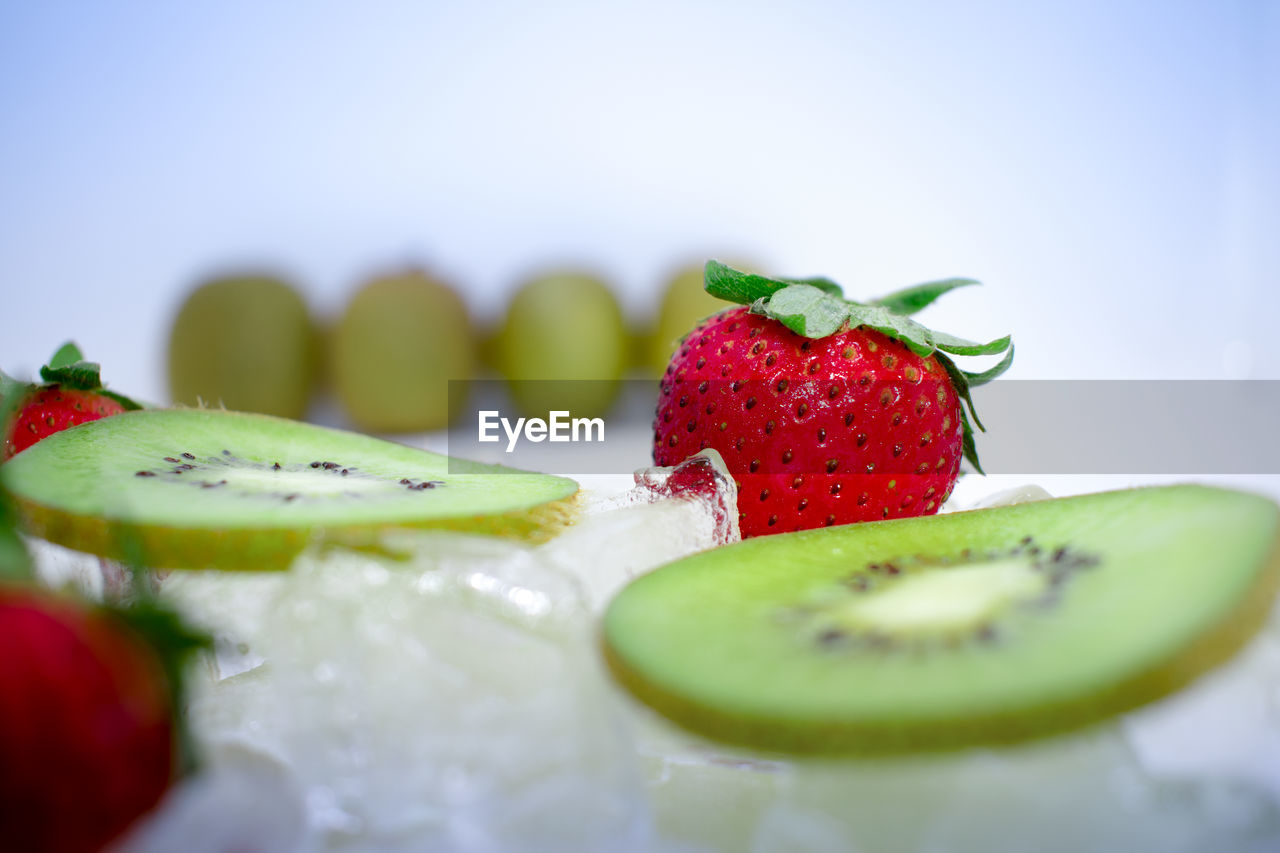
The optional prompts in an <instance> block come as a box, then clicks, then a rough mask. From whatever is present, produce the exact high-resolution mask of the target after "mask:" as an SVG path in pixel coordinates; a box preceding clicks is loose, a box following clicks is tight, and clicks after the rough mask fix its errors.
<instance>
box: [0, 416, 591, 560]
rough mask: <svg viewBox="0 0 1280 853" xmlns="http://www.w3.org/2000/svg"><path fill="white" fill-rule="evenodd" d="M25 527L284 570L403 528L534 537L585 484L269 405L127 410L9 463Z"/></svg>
mask: <svg viewBox="0 0 1280 853" xmlns="http://www.w3.org/2000/svg"><path fill="white" fill-rule="evenodd" d="M0 478H2V479H3V484H4V486H5V488H7V489H8V490H9V492H10V493H11V494H12V496H13V501H14V508H15V511H16V513H17V515H18V517H19V519H20V523H21V525H22V526H23V527H24V528H25V529H26V530H27V532H29V533H32V534H33V535H35V536H39V537H41V538H44V539H47V540H49V541H52V542H55V543H57V544H60V545H65V546H67V547H69V548H73V549H76V550H80V551H88V552H90V553H94V554H99V555H101V556H105V557H111V558H117V559H126V560H130V561H133V562H139V563H141V564H143V565H146V566H150V567H153V568H219V569H250V570H263V569H281V568H286V567H287V566H288V565H289V563H290V562H291V561H292V559H293V557H294V556H296V555H297V553H298V552H299V551H301V550H302V549H303V548H304V547H306V546H307V545H308V544H311V543H314V542H317V541H333V542H342V543H345V544H350V545H370V544H375V543H376V542H377V539H378V537H379V535H380V534H382V533H383V532H385V531H387V530H390V529H394V528H439V529H447V530H458V531H465V532H473V533H484V534H495V535H503V536H509V537H514V538H520V539H526V540H532V541H536V540H539V539H544V538H547V537H549V536H551V535H553V534H554V532H556V530H557V529H558V527H559V526H561V525H563V524H565V523H567V521H568V520H569V519H570V518H571V515H572V511H573V503H574V501H573V498H574V495H575V494H576V492H577V484H576V483H574V482H573V481H572V480H568V479H565V478H563V477H553V476H548V475H544V474H530V473H524V472H519V471H514V470H512V469H507V468H500V467H497V466H487V465H480V464H477V463H467V462H461V461H459V460H450V459H449V458H448V457H446V456H441V455H439V454H435V453H429V452H427V451H423V450H417V449H415V448H412V447H408V446H405V445H401V444H396V443H393V442H389V441H383V440H381V439H377V438H372V437H370V436H365V435H360V434H356V433H349V432H341V431H338V430H332V429H326V428H323V427H318V426H314V425H311V424H305V423H299V422H296V421H288V420H282V419H279V418H273V417H269V416H266V415H254V414H245V413H239V412H227V411H218V410H204V409H167V410H148V411H138V412H128V413H125V414H123V415H117V416H115V417H111V418H103V419H101V420H98V421H94V422H91V423H88V424H83V425H81V426H80V427H74V428H72V429H69V430H65V431H63V432H59V433H56V434H54V435H51V436H49V437H48V438H46V439H44V440H43V441H41V442H39V443H38V444H36V445H33V446H32V447H30V448H28V449H27V450H25V451H23V452H22V453H20V454H18V455H17V456H15V457H13V458H12V459H10V460H9V461H8V462H7V463H5V465H4V466H3V467H0Z"/></svg>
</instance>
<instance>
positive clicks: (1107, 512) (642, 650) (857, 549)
mask: <svg viewBox="0 0 1280 853" xmlns="http://www.w3.org/2000/svg"><path fill="white" fill-rule="evenodd" d="M1064 510H1065V511H1064ZM1277 531H1280V511H1278V510H1277V507H1276V505H1275V504H1274V503H1272V502H1271V501H1269V500H1267V499H1265V498H1261V497H1258V496H1255V495H1250V494H1245V493H1241V492H1232V491H1226V490H1221V489H1215V488H1209V487H1202V486H1190V485H1188V486H1170V487H1157V488H1144V489H1132V490H1126V491H1121V492H1108V493H1099V494H1094V495H1083V496H1079V497H1072V498H1061V499H1057V500H1053V501H1042V502H1037V503H1031V504H1022V505H1018V506H1011V507H1000V508H995V509H986V510H975V511H971V512H961V513H954V514H949V515H942V516H932V517H923V518H912V519H898V520H890V521H882V522H870V523H864V524H856V525H848V526H845V527H835V528H825V529H818V530H810V531H803V532H800V533H794V534H782V535H778V536H771V537H762V538H760V539H755V540H749V541H746V542H742V543H740V544H737V545H733V546H728V547H726V548H721V549H716V550H715V551H710V552H704V553H703V554H699V555H695V556H693V557H689V558H686V559H684V560H681V561H678V562H676V563H673V564H670V565H668V566H666V567H663V568H661V569H658V570H656V571H655V572H653V573H650V574H649V575H646V576H643V577H641V578H639V579H637V580H636V581H633V582H632V584H631V585H629V586H628V587H627V588H625V589H624V590H623V591H622V592H621V593H620V594H619V595H618V596H617V597H616V598H615V599H614V601H613V602H612V603H611V604H610V607H609V609H608V611H607V612H606V614H605V617H604V619H603V622H602V626H601V638H600V641H601V645H602V648H603V656H604V659H605V661H606V663H607V665H608V667H609V669H610V670H611V672H612V674H613V675H614V677H615V679H616V680H617V681H618V682H619V683H620V684H621V685H623V686H624V687H625V688H626V689H627V690H628V691H629V692H631V693H632V694H633V695H634V696H635V697H636V698H637V699H639V700H640V701H642V702H643V703H645V704H647V705H648V706H650V707H651V708H652V709H654V710H656V711H658V712H659V713H661V714H662V715H664V716H666V717H667V718H668V719H670V720H671V721H673V722H675V723H677V724H678V725H680V726H682V727H683V728H685V729H687V730H690V731H692V732H695V733H697V734H700V735H703V736H705V737H708V738H711V739H713V740H717V741H721V742H724V743H729V744H733V745H737V746H742V747H747V748H750V749H755V750H759V751H763V752H777V753H788V754H810V755H850V756H867V757H871V756H891V755H901V754H909V753H919V752H936V751H945V750H956V749H962V748H968V747H975V746H1002V745H1009V744H1015V743H1020V742H1024V741H1027V740H1031V739H1034V738H1038V737H1043V736H1048V735H1054V734H1060V733H1064V732H1069V731H1072V730H1076V729H1080V728H1083V727H1085V726H1088V725H1091V724H1095V723H1098V722H1100V721H1103V720H1106V719H1108V718H1111V717H1113V716H1114V715H1116V714H1118V713H1122V712H1125V711H1128V710H1131V709H1133V708H1136V707H1138V706H1141V705H1143V704H1146V703H1148V702H1151V701H1154V700H1156V699H1159V698H1161V697H1163V696H1166V695H1168V694H1171V693H1173V692H1175V691H1177V690H1179V689H1181V688H1183V687H1185V686H1187V685H1189V684H1191V683H1192V682H1194V681H1195V680H1197V679H1198V678H1200V677H1201V676H1202V675H1204V674H1205V673H1207V672H1209V671H1210V670H1212V669H1213V668H1215V667H1217V666H1219V665H1220V664H1222V663H1224V662H1226V661H1228V660H1229V659H1231V658H1232V657H1233V656H1234V655H1235V654H1236V653H1237V652H1238V651H1239V650H1240V649H1241V648H1242V647H1243V646H1244V645H1245V644H1247V643H1248V642H1249V640H1250V639H1251V638H1252V637H1253V636H1254V635H1255V634H1256V633H1257V631H1258V630H1259V629H1260V628H1261V627H1262V626H1263V625H1264V624H1265V623H1266V621H1267V619H1268V616H1269V614H1270V613H1271V611H1272V608H1273V604H1274V600H1275V598H1276V595H1277V592H1278V591H1280V540H1277ZM1028 533H1030V534H1033V535H1039V536H1040V538H1041V539H1042V540H1043V541H1045V542H1046V543H1055V542H1056V543H1058V544H1068V543H1066V542H1065V541H1063V537H1065V536H1067V535H1071V536H1072V537H1073V541H1072V542H1071V543H1069V544H1070V545H1071V547H1073V548H1078V549H1080V552H1083V553H1093V554H1098V555H1100V556H1101V559H1100V560H1099V562H1098V563H1097V564H1096V565H1095V566H1094V567H1093V568H1091V569H1089V570H1087V571H1084V572H1081V573H1080V576H1079V577H1078V578H1076V579H1072V580H1071V581H1070V582H1068V583H1067V584H1066V585H1065V588H1064V589H1063V590H1062V600H1061V602H1060V604H1059V606H1058V607H1056V608H1054V607H1051V608H1047V609H1046V611H1045V613H1046V616H1047V618H1049V619H1053V618H1054V617H1055V616H1056V617H1057V618H1058V621H1059V622H1060V623H1061V622H1063V617H1064V616H1065V618H1066V619H1068V620H1070V619H1074V620H1076V621H1077V622H1078V623H1079V624H1077V625H1075V626H1070V625H1067V627H1068V630H1067V631H1066V632H1065V633H1064V634H1062V636H1063V637H1064V638H1066V639H1067V640H1068V642H1064V643H1063V644H1062V646H1061V648H1060V651H1059V654H1061V655H1062V660H1063V662H1064V663H1063V665H1062V669H1063V670H1070V671H1069V672H1066V671H1064V672H1062V673H1060V675H1061V678H1058V676H1059V673H1055V672H1053V671H1052V668H1050V669H1049V671H1045V672H1023V671H1021V670H1019V669H1018V668H1016V667H1014V666H1012V665H1010V666H1009V667H1008V671H1007V672H1006V673H1005V675H1004V676H1003V677H1004V678H1005V679H1006V680H1007V681H1009V682H1016V681H1019V680H1022V679H1024V677H1025V678H1026V679H1033V678H1034V679H1035V680H1036V681H1037V683H1038V686H1037V687H1036V688H1034V689H1031V690H1024V691H1021V692H1020V691H1018V690H1016V689H1015V690H1014V691H1013V692H1012V693H1011V694H1009V695H1006V696H1004V697H1003V698H1001V697H996V698H994V699H993V698H992V697H991V695H990V694H989V693H988V694H985V695H984V694H983V693H982V692H981V690H982V687H983V686H984V685H983V682H984V681H985V683H986V686H990V684H991V682H990V680H989V677H990V676H991V675H993V674H995V672H996V670H997V669H998V668H999V666H998V664H999V663H1000V658H998V657H991V658H989V659H987V660H982V659H981V658H979V657H977V656H978V655H981V654H985V652H984V650H983V649H982V648H974V647H973V646H972V645H971V646H968V647H967V648H968V651H967V653H966V654H968V655H969V656H970V660H975V659H976V660H979V662H980V667H979V668H974V667H973V666H972V665H971V664H966V665H965V667H963V668H960V669H957V670H956V671H954V672H953V673H951V674H950V675H943V676H942V677H944V678H952V679H953V683H952V684H950V685H949V691H944V692H950V693H951V694H953V696H955V697H958V698H956V699H955V700H954V701H953V702H952V704H951V706H950V707H946V706H943V707H939V706H938V705H936V704H934V705H930V704H928V703H924V704H915V705H912V704H909V703H904V704H903V705H902V706H900V707H897V708H894V707H892V701H893V700H890V701H889V702H888V703H885V702H881V703H879V708H878V709H876V710H874V711H868V710H867V707H866V706H862V707H860V703H859V702H858V700H857V699H856V697H857V695H858V693H859V692H860V691H861V692H864V693H866V692H869V691H874V690H876V689H877V685H879V686H883V685H884V684H885V683H886V682H885V681H884V680H883V679H880V680H878V681H877V682H876V683H872V682H871V681H870V680H867V681H860V680H859V679H858V674H857V673H858V670H857V669H851V670H849V671H844V670H842V667H841V666H839V665H838V664H839V657H840V656H841V655H848V654H849V653H848V652H847V651H845V650H840V649H835V650H822V649H816V648H814V643H813V640H812V637H811V636H810V637H803V636H801V634H799V633H797V632H794V631H790V630H789V629H787V628H786V627H785V626H784V627H782V628H781V630H782V632H783V634H786V636H781V635H779V634H778V633H777V632H778V631H779V620H778V619H777V616H778V613H779V609H778V608H779V607H780V606H785V604H786V603H788V602H789V603H791V604H794V603H797V602H801V601H803V600H805V597H806V594H807V593H806V592H805V589H806V587H807V586H808V585H810V584H813V583H819V584H821V583H827V582H831V583H836V582H838V579H839V578H841V577H843V576H845V575H846V574H847V573H848V571H849V570H850V569H856V568H858V567H863V566H868V565H870V564H871V563H873V562H876V561H884V560H891V559H900V558H902V557H904V556H909V555H917V554H923V555H930V554H933V555H937V556H942V557H947V558H952V557H954V556H955V555H956V554H957V553H959V552H960V551H962V550H963V549H964V548H966V547H969V548H973V549H986V550H987V551H988V552H990V551H1000V550H1002V549H1007V550H1013V549H1015V548H1016V547H1017V545H1018V543H1019V542H1021V541H1022V540H1023V539H1024V538H1025V536H1026V535H1027V534H1028ZM1108 536H1111V537H1113V539H1112V540H1110V544H1114V543H1115V542H1116V541H1118V542H1120V543H1121V547H1119V548H1115V547H1113V548H1105V547H1100V546H1101V545H1106V544H1109V542H1108ZM1126 540H1127V541H1126ZM1054 547H1057V545H1055V546H1054ZM1215 553H1218V554H1221V555H1222V556H1221V557H1220V558H1217V559H1215V557H1214V556H1213V555H1214V554H1215ZM1166 566H1175V568H1173V569H1172V571H1163V569H1164V568H1165V567H1166ZM942 570H943V571H945V570H946V569H945V568H944V569H942ZM1117 574H1119V575H1121V576H1122V578H1123V577H1124V576H1126V575H1127V576H1128V577H1127V579H1126V580H1124V581H1123V582H1120V583H1118V584H1117V583H1115V582H1114V581H1108V580H1107V576H1108V575H1117ZM815 577H816V578H818V580H815ZM1146 581H1149V582H1150V586H1149V595H1147V596H1145V597H1144V596H1142V595H1141V590H1142V589H1143V587H1144V584H1145V582H1146ZM780 586H781V587H783V588H785V587H791V588H793V589H794V590H795V591H794V592H792V593H782V594H781V596H779V595H778V593H777V590H778V589H779V588H780ZM1113 587H1118V589H1113ZM709 590H710V591H711V592H710V593H709V592H708V591H709ZM716 590H720V591H722V593H721V594H717V593H716V592H715V591H716ZM752 590H754V592H753V591H752ZM761 591H764V594H765V595H767V596H773V601H772V602H771V603H770V604H769V605H768V606H764V605H762V603H761V602H753V601H751V600H750V599H751V597H752V595H753V594H754V595H759V594H760V593H761ZM782 599H785V601H783V600H782ZM1081 600H1083V601H1084V603H1083V604H1081ZM1078 605H1079V606H1078ZM726 610H730V611H734V610H736V611H737V612H736V614H730V615H729V616H727V617H726V616H725V611H726ZM1071 614H1075V615H1071ZM1104 617H1105V620H1104ZM735 620H737V621H736V622H735ZM781 621H782V622H785V620H781ZM1031 621H1034V616H1033V617H1031ZM1059 627H1061V625H1060V626H1059ZM1033 630H1034V628H1033ZM748 632H754V633H755V634H756V636H757V639H760V642H759V643H751V642H748V643H745V644H744V643H742V642H741V638H742V637H743V636H744V635H746V634H747V633H748ZM770 633H773V634H774V636H772V637H770V636H769V634H770ZM1073 634H1074V635H1075V637H1076V640H1075V642H1074V643H1073V642H1070V638H1071V635H1073ZM1018 639H1019V638H1018V637H1013V638H1010V642H1016V641H1018ZM1125 642H1129V643H1132V644H1133V649H1132V650H1131V651H1132V653H1131V654H1127V655H1126V654H1121V655H1118V656H1116V655H1110V656H1108V655H1107V654H1106V653H1105V651H1104V652H1103V654H1102V655H1101V659H1099V658H1098V657H1091V656H1094V655H1095V653H1096V652H1097V651H1098V650H1099V649H1100V648H1101V649H1105V648H1107V644H1108V643H1125ZM787 643H791V644H792V645H797V644H799V645H802V646H803V645H805V644H807V648H808V649H810V650H811V653H812V654H813V655H814V656H815V657H814V658H813V660H816V661H818V662H819V664H821V665H818V666H809V665H808V664H806V660H809V658H807V657H806V655H807V654H809V653H810V652H805V653H803V654H802V653H800V652H799V651H798V650H790V649H781V647H782V646H784V645H786V644H787ZM1099 643H1101V646H1100V645H1099ZM992 654H996V655H998V654H999V648H998V647H997V648H996V649H995V651H993V652H992ZM823 656H825V657H826V658H827V660H826V663H825V664H823V663H822V660H821V659H822V657H823ZM909 657H910V655H909V654H906V655H901V654H900V655H899V658H900V659H901V662H899V663H895V662H894V661H891V660H881V661H880V662H879V664H880V665H881V666H883V667H885V672H886V673H889V674H891V675H892V677H893V678H895V679H898V680H900V683H902V684H909V683H910V682H911V681H912V680H913V679H919V678H921V677H927V678H935V677H938V675H939V672H938V670H939V669H942V668H945V667H946V666H948V665H949V661H951V660H952V658H950V657H948V656H947V655H946V654H945V653H942V654H938V655H937V656H936V658H935V660H934V661H933V663H934V666H933V667H932V670H933V671H932V672H925V671H923V670H924V668H923V667H916V666H913V665H912V664H911V661H910V660H908V659H906V658H909ZM766 658H774V660H770V661H769V662H768V663H765V664H763V665H762V664H761V660H762V659H766ZM792 658H794V660H792ZM1090 660H1093V661H1094V663H1089V662H1088V661H1090ZM743 661H752V662H750V663H742V662H743ZM1082 661H1083V662H1085V663H1084V665H1083V666H1076V665H1074V664H1075V663H1080V662H1082ZM962 662H963V661H962ZM1050 662H1051V661H1050ZM1009 663H1010V664H1013V663H1016V661H1010V662H1009ZM773 664H778V665H779V666H783V667H785V668H786V669H785V670H784V671H782V672H771V671H770V666H771V665H773ZM828 664H830V665H828ZM981 665H985V671H983V670H982V667H981ZM1091 668H1093V669H1094V670H1096V671H1095V672H1092V673H1091V672H1090V669H1091ZM734 670H736V674H731V675H730V676H729V679H728V680H727V681H726V680H725V679H722V675H724V674H725V673H730V672H731V671H734ZM863 672H864V673H865V672H866V670H863ZM775 676H776V677H775ZM1055 679H1056V683H1055ZM744 680H745V682H747V687H745V688H744V687H742V684H743V683H744ZM821 680H825V684H818V683H815V682H817V681H821ZM733 681H736V682H737V686H736V687H734V686H733V685H732V684H731V683H730V682H733ZM752 681H754V682H755V683H754V684H751V683H750V682H752ZM726 684H729V686H728V687H726ZM797 687H798V688H800V689H801V690H807V691H811V692H810V694H809V697H808V699H805V698H801V699H799V700H797V698H796V692H797V691H796V690H794V689H793V688H797ZM824 693H826V694H828V695H825V696H824V695H823V694H824ZM814 696H818V697H819V699H818V701H811V700H812V699H813V697H814ZM842 699H844V700H845V701H841V700H842ZM824 700H825V701H824ZM871 704H872V706H874V705H875V703H871Z"/></svg>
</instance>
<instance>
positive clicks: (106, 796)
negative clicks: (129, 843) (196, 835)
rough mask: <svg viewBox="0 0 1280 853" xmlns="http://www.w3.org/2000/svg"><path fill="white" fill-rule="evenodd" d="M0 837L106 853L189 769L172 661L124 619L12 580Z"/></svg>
mask: <svg viewBox="0 0 1280 853" xmlns="http://www.w3.org/2000/svg"><path fill="white" fill-rule="evenodd" d="M0 649H3V650H4V652H3V655H0V838H4V839H5V843H6V844H12V845H14V846H13V847H12V849H14V850H24V851H68V853H71V851H82V850H83V851H95V850H99V849H101V848H102V847H104V846H105V845H106V844H107V843H108V842H110V841H111V840H112V839H114V838H116V837H117V836H119V835H120V834H121V833H122V832H123V831H124V830H125V829H126V828H127V827H128V826H129V825H130V824H132V823H133V822H134V821H135V820H137V819H138V818H139V817H140V816H141V815H143V814H145V813H146V812H148V811H150V810H151V809H152V808H153V807H154V806H155V805H156V804H157V803H158V802H159V800H160V798H161V796H162V795H163V794H164V793H165V791H166V790H167V789H168V787H169V785H170V783H171V782H172V781H173V780H174V778H175V775H176V772H177V771H178V769H179V758H180V755H179V752H178V750H177V743H178V742H179V741H178V737H177V735H178V729H177V727H176V724H175V710H174V709H175V705H174V704H173V696H174V694H173V692H172V691H171V689H170V682H169V680H168V679H169V677H168V675H167V674H166V671H165V666H164V662H163V659H162V657H161V656H160V655H159V654H157V651H156V649H154V648H153V647H152V646H151V645H150V644H149V643H148V640H147V639H146V638H144V636H143V635H142V634H141V633H139V632H138V631H136V630H135V629H134V628H132V627H130V625H129V623H128V622H127V621H125V620H124V619H121V618H118V614H117V613H116V612H113V611H108V610H106V609H103V608H96V607H93V608H91V607H89V606H87V605H84V604H81V603H77V602H74V601H72V600H70V599H67V598H65V597H62V596H55V595H53V594H51V593H48V592H46V591H43V590H40V591H37V590H36V589H34V588H31V587H17V586H6V587H0Z"/></svg>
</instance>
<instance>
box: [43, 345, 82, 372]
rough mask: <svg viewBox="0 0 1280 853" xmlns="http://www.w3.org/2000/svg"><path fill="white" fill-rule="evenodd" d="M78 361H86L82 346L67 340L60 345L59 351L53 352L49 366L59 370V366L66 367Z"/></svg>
mask: <svg viewBox="0 0 1280 853" xmlns="http://www.w3.org/2000/svg"><path fill="white" fill-rule="evenodd" d="M77 361H84V354H83V353H81V352H80V347H78V346H76V345H75V343H73V342H72V341H67V342H66V343H65V344H63V345H62V346H60V347H58V351H57V352H55V353H54V354H53V358H51V359H49V367H50V368H52V369H54V370H57V369H58V368H59V367H66V366H68V365H71V364H75V363H76V362H77Z"/></svg>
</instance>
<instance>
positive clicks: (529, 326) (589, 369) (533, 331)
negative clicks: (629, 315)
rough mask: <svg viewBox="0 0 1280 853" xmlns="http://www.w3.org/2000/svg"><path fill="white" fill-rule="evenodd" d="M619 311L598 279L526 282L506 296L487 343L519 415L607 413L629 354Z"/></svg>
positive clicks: (551, 277)
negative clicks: (506, 303) (508, 299)
mask: <svg viewBox="0 0 1280 853" xmlns="http://www.w3.org/2000/svg"><path fill="white" fill-rule="evenodd" d="M629 348H630V344H629V338H628V333H627V328H626V324H625V322H624V320H623V316H622V308H621V306H620V305H619V304H618V299H617V297H616V296H615V295H614V293H613V291H612V290H611V289H610V288H609V286H608V285H607V284H605V283H604V282H603V281H602V280H601V279H600V278H598V277H596V276H593V275H589V274H585V273H581V272H574V271H563V272H553V273H548V274H544V275H541V276H538V277H536V278H533V279H531V280H530V281H528V282H527V283H526V284H525V285H524V286H523V287H521V288H520V290H519V291H517V293H516V294H515V296H514V297H513V298H512V300H511V303H510V305H509V306H508V309H507V313H506V317H505V319H504V321H503V323H502V325H501V327H500V328H499V329H498V333H497V335H496V337H495V339H494V342H493V344H492V349H493V359H494V362H495V364H496V366H497V368H498V370H499V372H501V373H502V375H503V376H504V377H506V379H507V380H508V383H509V386H510V389H511V394H512V396H513V397H514V398H515V401H516V405H517V407H518V408H519V409H520V411H521V413H522V414H524V415H527V416H530V417H546V415H547V413H548V412H550V411H553V410H567V411H569V412H571V413H572V414H573V415H575V416H583V417H595V416H599V415H603V414H605V413H606V412H607V411H608V410H609V408H610V407H611V406H612V405H613V403H614V401H615V399H616V398H617V396H618V393H619V391H620V384H619V383H620V380H621V378H622V374H623V372H624V371H625V370H626V367H627V362H628V356H629Z"/></svg>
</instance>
